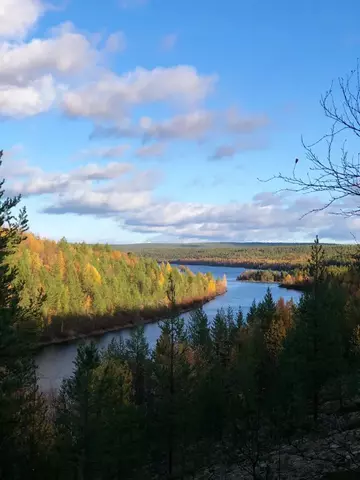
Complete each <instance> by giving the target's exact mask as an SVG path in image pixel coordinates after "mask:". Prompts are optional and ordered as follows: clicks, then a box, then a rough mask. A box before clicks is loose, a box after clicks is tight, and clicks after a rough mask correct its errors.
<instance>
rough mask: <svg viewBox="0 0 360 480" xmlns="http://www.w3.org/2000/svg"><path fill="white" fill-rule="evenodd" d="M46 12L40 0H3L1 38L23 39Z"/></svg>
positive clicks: (0, 24)
mask: <svg viewBox="0 0 360 480" xmlns="http://www.w3.org/2000/svg"><path fill="white" fill-rule="evenodd" d="M44 12H45V5H44V4H43V2H41V1H40V0H1V7H0V38H7V39H20V40H21V39H23V38H24V37H26V35H27V34H28V33H29V31H30V30H31V29H32V28H33V27H34V26H35V25H36V23H37V21H38V20H39V18H40V17H41V15H43V13H44Z"/></svg>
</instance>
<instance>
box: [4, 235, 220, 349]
mask: <svg viewBox="0 0 360 480" xmlns="http://www.w3.org/2000/svg"><path fill="white" fill-rule="evenodd" d="M9 264H10V266H12V267H13V268H14V267H16V269H17V278H16V284H19V285H20V284H22V285H23V288H22V292H21V305H22V306H24V307H25V308H27V307H29V306H30V305H31V302H32V301H33V299H35V298H39V299H40V298H41V297H43V298H42V301H41V307H40V313H41V317H40V320H39V322H38V325H37V326H38V328H39V330H40V332H41V339H42V341H43V342H44V341H51V340H53V339H54V338H55V339H59V338H63V339H66V338H68V337H74V336H76V335H77V334H87V333H93V332H96V331H98V330H108V329H111V328H116V327H121V326H124V325H132V324H134V323H140V322H143V321H148V320H153V319H154V318H159V317H161V316H164V315H166V314H167V313H168V311H169V309H170V308H178V309H184V308H189V307H191V306H196V305H200V304H202V303H203V302H206V301H208V300H209V299H212V298H214V296H216V295H219V294H221V293H224V291H225V290H226V278H223V279H214V278H213V277H212V275H211V274H207V275H203V274H201V273H198V274H196V275H194V274H193V273H192V272H191V271H190V270H189V269H179V268H176V267H172V266H171V265H170V264H169V263H162V264H160V265H159V264H158V263H157V262H156V261H155V260H153V259H150V258H144V257H137V256H136V255H133V254H131V253H129V254H127V253H122V252H120V251H115V250H112V249H111V248H110V247H109V246H106V245H97V246H93V247H92V246H89V245H86V244H85V243H81V244H71V243H68V242H67V241H66V239H64V238H63V239H62V240H60V241H59V242H54V241H50V240H46V239H40V238H37V237H35V236H34V235H32V234H30V233H27V234H26V235H24V239H23V241H22V242H21V243H20V245H19V248H17V250H16V252H14V254H13V255H12V256H11V258H9ZM170 276H171V277H172V280H173V282H174V283H175V285H176V299H175V300H174V302H173V305H170V304H169V300H168V296H167V288H168V280H169V277H170Z"/></svg>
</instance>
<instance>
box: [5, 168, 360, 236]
mask: <svg viewBox="0 0 360 480" xmlns="http://www.w3.org/2000/svg"><path fill="white" fill-rule="evenodd" d="M23 167H26V165H23ZM20 173H21V172H19V171H18V170H17V171H16V172H15V174H14V175H13V181H12V182H11V183H10V190H11V192H14V193H18V192H20V191H21V192H23V193H24V194H25V195H44V194H47V195H48V198H49V203H48V205H47V206H46V207H45V208H43V209H42V211H43V212H44V213H47V214H53V215H55V214H56V215H65V214H75V215H88V216H96V217H104V218H112V219H115V220H117V221H118V222H119V225H121V227H122V228H125V229H127V230H129V231H131V232H137V233H144V234H147V235H159V234H161V235H166V236H168V237H172V238H173V239H174V240H179V239H182V240H183V239H185V240H188V239H190V238H192V239H199V240H234V241H259V240H262V241H264V240H268V241H271V240H277V241H279V240H291V239H293V240H295V239H297V238H298V237H299V236H301V237H302V238H305V239H307V240H311V239H312V238H313V237H314V235H316V234H319V235H321V236H322V237H325V236H327V237H333V235H334V232H336V237H337V239H338V240H349V239H350V232H356V231H357V232H360V221H359V220H358V219H343V218H340V217H337V216H331V215H328V214H327V213H326V212H319V213H318V214H316V215H308V216H306V217H305V218H303V219H301V215H302V214H303V213H306V212H308V211H309V210H310V209H312V208H314V206H315V207H320V206H321V205H322V202H321V201H320V200H319V199H318V198H314V197H303V196H300V197H299V196H294V195H289V194H288V195H276V194H273V193H271V192H261V193H258V194H256V195H255V196H254V197H253V199H252V200H251V201H249V202H229V203H225V204H220V205H219V204H215V203H201V202H186V201H184V202H174V201H171V200H166V199H161V198H158V197H156V194H155V189H156V187H157V186H158V185H159V183H160V182H161V181H162V180H163V179H162V175H161V174H160V172H158V171H156V170H145V171H139V170H137V169H135V168H134V167H133V166H131V165H128V164H125V163H116V162H111V163H109V164H107V165H105V166H100V165H97V164H89V165H85V166H83V167H80V168H78V169H74V170H72V171H70V172H68V173H64V174H61V173H57V174H53V173H51V174H49V173H45V172H43V171H39V170H38V171H37V172H36V174H35V172H34V171H32V170H29V169H28V168H27V169H26V168H25V170H24V175H25V177H26V178H25V179H20V180H18V179H17V178H18V176H21V175H20ZM96 182H99V183H96ZM356 222H357V223H356Z"/></svg>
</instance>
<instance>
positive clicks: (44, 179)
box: [5, 162, 133, 196]
mask: <svg viewBox="0 0 360 480" xmlns="http://www.w3.org/2000/svg"><path fill="white" fill-rule="evenodd" d="M132 169H133V167H132V165H130V164H128V163H118V162H110V163H108V164H107V165H97V164H94V163H92V164H88V165H84V166H82V167H79V168H77V169H75V170H71V171H70V172H68V173H46V172H44V171H43V170H41V169H39V168H36V167H32V166H30V165H28V164H27V162H12V163H11V165H10V164H9V165H8V166H7V177H8V179H9V180H10V182H9V183H7V184H6V190H7V192H8V194H18V193H21V194H22V195H23V196H30V195H44V194H54V193H59V192H77V191H79V190H82V189H83V188H84V187H85V186H87V185H91V183H92V181H94V180H113V179H118V178H120V177H123V176H124V175H125V174H127V173H129V172H131V171H132ZM5 171H6V163H5ZM17 177H26V178H24V179H23V180H16V178H17ZM13 179H15V180H13Z"/></svg>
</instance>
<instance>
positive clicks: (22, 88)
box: [0, 0, 121, 117]
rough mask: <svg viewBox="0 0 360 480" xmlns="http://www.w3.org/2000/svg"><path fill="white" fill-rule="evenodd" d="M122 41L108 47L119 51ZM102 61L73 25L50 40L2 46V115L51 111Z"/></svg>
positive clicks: (112, 39)
mask: <svg viewBox="0 0 360 480" xmlns="http://www.w3.org/2000/svg"><path fill="white" fill-rule="evenodd" d="M6 1H7V0H6ZM24 3H26V2H24ZM0 11H1V6H0ZM0 28H1V27H0ZM120 40H121V39H120V34H119V33H117V34H113V35H110V37H109V38H108V40H107V47H108V48H112V49H114V48H115V46H116V47H117V48H120V43H119V42H120ZM115 44H116V45H115ZM103 57H104V52H101V51H100V50H98V49H97V48H96V46H95V42H94V41H93V40H91V39H90V38H88V37H87V36H85V35H83V34H82V33H79V32H77V31H76V30H75V28H74V26H73V25H72V24H71V23H70V22H68V23H64V24H61V25H59V26H58V27H56V28H53V29H52V30H51V31H50V34H49V37H47V38H41V39H40V38H34V39H32V40H31V41H29V42H24V41H21V40H18V41H10V42H9V41H4V42H2V43H1V42H0V115H2V116H10V117H12V116H14V117H26V116H31V115H36V114H38V113H42V112H45V111H47V110H49V109H50V108H51V107H53V106H54V105H56V104H57V100H58V99H59V98H60V96H62V95H63V93H64V91H65V90H67V89H68V88H69V87H70V85H71V84H73V83H74V82H75V81H78V80H81V78H82V77H83V78H84V75H85V74H86V76H87V78H91V77H92V76H95V75H96V74H98V72H99V71H100V70H101V69H102V67H101V62H102V59H103Z"/></svg>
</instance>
